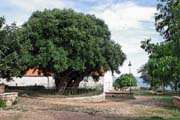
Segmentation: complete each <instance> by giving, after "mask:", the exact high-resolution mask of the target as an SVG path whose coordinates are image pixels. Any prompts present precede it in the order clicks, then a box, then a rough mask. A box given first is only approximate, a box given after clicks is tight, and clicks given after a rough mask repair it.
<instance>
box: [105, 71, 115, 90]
mask: <svg viewBox="0 0 180 120" xmlns="http://www.w3.org/2000/svg"><path fill="white" fill-rule="evenodd" d="M103 79H104V93H105V92H110V91H112V90H113V77H112V72H111V71H108V72H106V73H105V75H104V77H103Z"/></svg>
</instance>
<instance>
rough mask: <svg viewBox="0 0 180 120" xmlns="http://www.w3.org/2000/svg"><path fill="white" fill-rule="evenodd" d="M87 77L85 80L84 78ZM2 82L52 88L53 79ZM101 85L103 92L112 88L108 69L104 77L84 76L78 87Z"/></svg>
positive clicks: (26, 78) (96, 86)
mask: <svg viewBox="0 0 180 120" xmlns="http://www.w3.org/2000/svg"><path fill="white" fill-rule="evenodd" d="M86 79H87V80H86ZM1 83H4V84H5V85H8V86H35V85H40V86H44V87H46V88H53V87H54V86H55V81H54V79H53V77H22V78H16V77H14V78H13V80H11V81H6V80H5V79H0V84H1ZM102 86H103V92H104V93H105V92H110V91H112V90H113V77H112V73H111V72H110V71H108V72H106V73H105V75H104V77H100V80H99V81H97V82H95V81H94V80H93V79H92V77H88V78H87V77H85V80H83V81H82V82H80V84H79V87H80V88H99V87H102Z"/></svg>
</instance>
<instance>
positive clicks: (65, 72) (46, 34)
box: [21, 9, 126, 94]
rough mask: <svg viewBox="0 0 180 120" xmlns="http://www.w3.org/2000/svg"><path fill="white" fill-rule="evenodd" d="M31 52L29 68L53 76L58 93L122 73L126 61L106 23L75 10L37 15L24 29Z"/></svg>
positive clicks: (34, 14)
mask: <svg viewBox="0 0 180 120" xmlns="http://www.w3.org/2000/svg"><path fill="white" fill-rule="evenodd" d="M21 29H22V31H24V33H25V34H24V41H28V42H29V43H30V46H32V49H30V50H29V54H28V58H32V59H31V60H30V61H26V65H27V66H28V67H36V68H37V69H39V70H41V71H42V72H43V73H44V74H45V75H46V74H48V73H53V74H54V78H55V84H56V89H57V92H58V93H61V94H64V93H67V92H68V88H69V87H73V88H77V87H78V86H79V83H80V82H81V81H82V80H83V78H84V77H85V76H89V75H92V76H93V77H94V78H96V79H98V77H99V76H102V75H103V73H104V71H107V70H111V71H112V72H119V69H118V68H119V66H121V65H122V64H123V62H124V60H125V59H126V57H125V54H124V53H123V52H122V50H121V46H120V45H119V44H117V43H115V42H113V41H112V40H111V34H110V31H109V29H108V26H107V25H106V24H105V23H104V21H102V20H100V19H98V18H96V17H95V16H94V15H88V14H87V15H85V14H82V13H77V12H74V11H73V10H59V9H53V10H44V11H42V12H41V11H36V12H34V13H33V14H32V16H31V17H30V18H29V20H28V21H27V23H25V24H24V25H23V26H22V28H21Z"/></svg>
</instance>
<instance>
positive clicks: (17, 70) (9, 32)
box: [0, 17, 29, 80]
mask: <svg viewBox="0 0 180 120" xmlns="http://www.w3.org/2000/svg"><path fill="white" fill-rule="evenodd" d="M21 35H22V32H21V30H20V29H19V28H18V27H17V26H16V25H15V24H14V23H13V24H11V25H5V19H4V18H3V17H0V43H1V44H0V77H1V78H6V79H8V80H10V79H11V77H12V76H21V75H22V73H21V72H23V71H25V70H26V69H27V67H26V66H24V65H23V61H24V60H23V59H26V57H25V55H26V52H27V50H26V49H27V48H29V45H28V44H26V43H25V42H23V41H21Z"/></svg>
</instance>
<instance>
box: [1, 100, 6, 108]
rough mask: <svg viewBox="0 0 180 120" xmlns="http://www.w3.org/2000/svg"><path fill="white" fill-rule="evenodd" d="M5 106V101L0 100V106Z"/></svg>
mask: <svg viewBox="0 0 180 120" xmlns="http://www.w3.org/2000/svg"><path fill="white" fill-rule="evenodd" d="M4 107H6V103H5V102H4V101H2V100H0V108H4Z"/></svg>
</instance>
